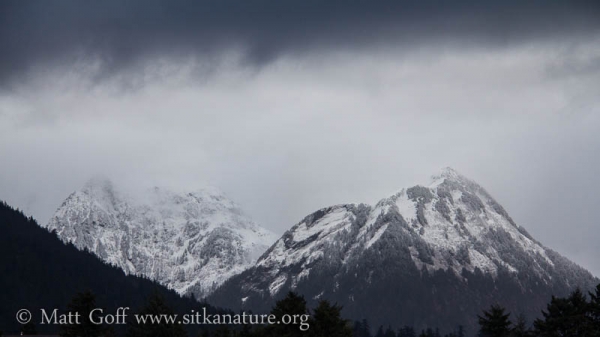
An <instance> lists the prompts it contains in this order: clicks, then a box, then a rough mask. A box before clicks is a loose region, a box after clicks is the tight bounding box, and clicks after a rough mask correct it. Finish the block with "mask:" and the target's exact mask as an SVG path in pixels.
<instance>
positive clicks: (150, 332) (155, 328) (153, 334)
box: [127, 293, 187, 337]
mask: <svg viewBox="0 0 600 337" xmlns="http://www.w3.org/2000/svg"><path fill="white" fill-rule="evenodd" d="M173 314H174V312H173V309H171V308H170V307H169V306H168V305H167V304H166V303H165V300H164V298H163V297H162V296H161V295H160V294H158V293H153V294H152V295H151V296H150V298H149V299H148V302H147V303H146V305H145V306H144V307H143V308H142V309H141V310H140V312H139V313H138V315H139V316H140V317H141V316H144V317H148V318H149V317H151V316H154V317H159V316H162V317H167V316H172V315H173ZM186 335H187V333H186V331H185V330H184V328H183V326H182V325H180V324H177V323H176V322H170V323H167V322H166V321H165V320H164V319H162V320H161V322H160V323H157V322H155V323H152V322H151V321H150V320H148V321H146V322H145V323H143V322H140V323H138V322H137V321H134V322H130V324H129V325H128V330H127V337H185V336H186Z"/></svg>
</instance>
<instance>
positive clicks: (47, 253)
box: [0, 202, 217, 335]
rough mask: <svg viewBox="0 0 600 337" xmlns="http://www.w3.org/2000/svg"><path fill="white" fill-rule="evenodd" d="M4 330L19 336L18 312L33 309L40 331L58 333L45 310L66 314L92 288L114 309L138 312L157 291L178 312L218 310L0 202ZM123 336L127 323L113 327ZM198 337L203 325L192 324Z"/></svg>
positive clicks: (0, 305)
mask: <svg viewBox="0 0 600 337" xmlns="http://www.w3.org/2000/svg"><path fill="white" fill-rule="evenodd" d="M0 233H2V235H0V289H1V291H0V331H2V332H4V333H5V334H8V335H10V334H13V333H14V334H15V335H16V334H17V332H18V331H19V329H20V327H21V326H20V324H18V323H17V321H16V319H15V314H16V313H17V311H18V310H20V309H29V310H30V311H31V313H32V317H33V322H35V323H36V325H37V331H38V332H39V333H40V334H55V333H57V332H58V331H57V330H58V328H59V326H58V325H54V324H50V325H48V324H45V325H42V324H39V322H40V320H41V316H40V315H41V314H40V309H42V308H43V309H45V310H46V311H47V312H51V311H52V310H54V309H59V312H61V313H63V312H66V307H67V304H68V303H69V302H70V301H71V299H72V298H73V296H74V295H75V294H77V293H78V292H82V291H87V290H89V291H91V292H92V293H93V294H94V295H95V296H96V303H97V305H98V308H103V309H104V310H105V313H115V310H116V308H118V307H130V308H131V310H132V311H130V313H131V314H133V313H136V312H139V309H140V308H142V307H143V306H144V305H145V304H146V302H147V301H148V299H149V298H150V297H151V295H152V294H154V293H158V294H159V295H160V296H162V297H163V298H164V299H165V301H166V303H167V304H168V305H169V306H170V307H171V308H173V309H174V310H175V312H177V313H181V314H183V313H189V312H190V310H192V309H195V310H198V309H199V308H200V307H201V306H203V307H207V311H209V312H211V313H215V312H217V311H216V310H215V309H214V308H213V307H211V306H209V305H207V304H206V303H204V304H200V303H198V302H196V301H194V300H192V299H189V298H182V297H180V296H179V295H178V294H177V293H176V292H174V291H172V290H169V289H167V288H165V287H163V286H161V285H159V284H157V283H155V282H152V281H150V280H147V279H144V278H140V277H137V276H132V275H125V274H124V273H123V271H122V270H120V269H119V268H117V267H114V266H110V265H108V264H106V263H104V262H102V261H101V260H100V259H98V258H97V257H96V256H94V255H93V254H92V253H89V252H86V251H81V250H78V249H77V248H75V247H73V245H71V244H65V243H63V242H62V241H60V240H59V239H58V238H57V237H56V235H54V234H52V233H49V232H48V231H46V230H45V229H43V228H41V227H40V226H39V225H38V224H37V223H36V222H35V220H33V219H32V218H27V217H26V216H25V215H23V213H21V212H19V211H17V210H15V209H13V208H11V207H10V206H8V205H7V204H5V203H3V202H0ZM111 326H112V327H113V328H115V330H117V332H118V333H119V332H121V333H119V335H121V334H122V332H123V331H122V330H123V329H124V326H119V325H111ZM187 328H188V329H190V330H191V331H192V332H194V334H193V335H197V330H198V328H200V327H194V326H188V327H187Z"/></svg>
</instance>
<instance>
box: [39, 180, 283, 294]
mask: <svg viewBox="0 0 600 337" xmlns="http://www.w3.org/2000/svg"><path fill="white" fill-rule="evenodd" d="M46 228H47V229H49V230H50V231H54V232H56V234H57V235H58V236H59V237H60V238H61V239H62V240H63V241H65V242H70V243H73V244H74V245H75V246H76V247H77V248H79V249H88V250H90V251H92V252H94V253H95V254H96V255H97V256H99V257H100V258H101V259H102V260H104V261H106V262H108V263H110V264H112V265H115V266H118V267H119V268H121V269H123V270H124V271H125V272H126V273H127V274H134V275H143V276H146V277H148V278H150V279H153V280H156V281H158V282H159V283H161V284H163V285H166V286H168V287H169V288H172V289H174V290H176V291H177V292H178V293H180V294H189V293H194V294H195V295H196V296H197V297H198V298H201V297H204V296H206V294H208V293H209V292H210V291H211V290H213V289H214V287H216V286H217V285H219V284H221V283H222V282H223V281H224V280H225V279H227V278H229V277H231V276H233V275H235V274H238V273H240V272H242V271H243V270H244V269H246V268H248V267H249V266H251V265H252V264H253V263H254V262H255V261H256V259H257V258H258V257H259V256H260V254H262V253H263V252H264V251H265V250H266V249H267V248H268V247H269V246H270V245H271V244H272V243H273V242H274V241H275V240H276V237H275V236H274V234H272V233H271V232H269V231H267V230H266V229H264V228H261V227H259V226H258V225H256V224H255V223H254V222H253V221H251V220H250V219H249V218H247V217H246V216H244V214H243V213H242V211H241V210H240V208H239V207H238V206H237V205H235V204H234V203H233V202H232V201H230V200H229V199H227V197H225V196H224V195H223V194H222V193H221V192H219V191H217V190H214V189H205V190H200V191H196V192H192V193H175V192H172V191H170V190H166V189H163V188H158V187H156V188H153V189H150V190H147V191H144V192H143V193H141V194H139V195H136V197H133V196H132V194H127V193H125V192H123V191H121V190H118V189H117V188H116V187H115V186H114V185H113V184H112V183H111V182H110V181H109V180H106V179H93V180H91V181H90V182H88V183H87V184H86V186H85V187H84V188H83V189H82V190H81V191H77V192H75V193H73V194H71V195H70V196H69V197H68V198H67V199H66V200H65V201H64V203H63V204H62V205H61V206H60V207H59V209H58V210H57V211H56V213H55V214H54V216H53V217H52V219H51V220H50V221H49V222H48V224H47V225H46Z"/></svg>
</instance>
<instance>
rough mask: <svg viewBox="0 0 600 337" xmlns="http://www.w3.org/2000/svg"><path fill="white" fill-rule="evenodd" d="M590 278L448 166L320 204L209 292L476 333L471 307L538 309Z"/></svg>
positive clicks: (224, 300)
mask: <svg viewBox="0 0 600 337" xmlns="http://www.w3.org/2000/svg"><path fill="white" fill-rule="evenodd" d="M597 283H598V279H595V278H594V277H593V276H592V275H591V274H590V273H589V272H587V271H586V270H584V269H583V268H581V267H579V266H577V265H576V264H574V263H573V262H571V261H569V260H567V259H566V258H564V257H562V256H561V255H559V254H558V253H556V252H555V251H553V250H551V249H548V248H546V247H544V246H543V245H542V244H540V243H539V242H537V241H536V240H535V239H533V238H532V237H531V235H529V234H528V233H527V231H525V229H524V228H522V227H520V226H518V225H517V224H516V223H515V222H514V221H513V220H512V219H511V217H510V216H509V215H508V213H507V212H506V210H505V209H504V208H503V207H502V206H501V205H500V204H499V203H498V202H496V201H495V200H494V199H493V198H492V197H491V196H490V194H489V193H487V192H486V191H485V190H484V189H483V188H482V187H481V186H479V185H478V184H477V183H475V182H473V181H471V180H469V179H467V178H465V177H464V176H462V175H460V174H459V173H457V172H456V171H454V170H452V169H450V168H447V169H444V170H443V171H442V172H441V173H440V174H438V175H436V176H435V177H433V182H432V183H431V184H430V185H429V186H414V187H411V188H407V189H403V190H401V191H400V192H398V193H397V194H394V195H392V196H391V197H388V198H384V199H382V200H381V201H379V202H378V203H377V204H376V205H374V206H370V205H365V204H345V205H336V206H331V207H327V208H323V209H320V210H318V211H316V212H315V213H313V214H310V215H308V216H307V217H306V218H304V219H303V220H302V221H300V223H298V224H296V225H295V226H293V227H292V228H291V229H290V230H288V231H287V232H286V233H285V234H284V235H283V236H282V237H281V238H280V239H279V240H278V241H277V242H276V243H275V244H274V245H273V246H271V248H269V250H268V251H267V252H265V254H264V255H262V256H261V258H260V259H259V260H258V261H257V263H256V265H255V266H254V267H253V268H251V269H248V270H246V271H244V272H243V273H241V274H239V275H237V276H235V277H233V278H232V279H230V280H228V281H227V282H225V283H224V284H223V285H222V286H221V287H220V288H219V289H217V290H216V291H215V292H213V293H212V294H211V296H210V297H209V298H208V300H209V301H210V302H211V303H214V304H217V305H223V306H227V307H230V308H233V309H253V310H255V311H265V310H266V309H267V308H268V307H269V306H270V305H271V303H272V302H273V301H274V300H275V299H278V298H281V297H282V296H283V295H284V294H285V293H286V292H288V291H289V290H294V291H297V292H299V293H301V294H303V295H305V296H306V298H307V300H309V303H310V301H312V302H315V301H317V300H319V299H328V300H330V301H333V302H337V303H339V304H341V305H343V308H344V309H343V313H344V315H345V316H346V317H349V318H352V319H356V320H359V319H362V318H367V319H368V320H369V321H370V322H371V326H379V325H384V326H387V325H388V324H390V325H392V326H393V327H394V326H395V327H400V326H402V325H404V324H408V325H412V326H414V327H415V328H418V329H421V328H425V327H440V328H442V329H445V330H447V331H449V330H452V329H454V328H455V327H456V325H457V324H463V325H465V326H467V327H468V328H470V329H471V331H473V332H474V330H475V327H476V325H477V322H476V319H477V314H480V313H481V310H482V309H484V308H485V309H487V308H488V307H489V305H491V304H494V303H500V304H502V305H504V306H505V307H507V308H508V309H509V311H511V312H513V313H514V314H519V313H523V314H525V315H526V316H527V317H529V318H530V319H533V318H534V317H536V316H538V315H539V314H540V310H541V309H542V308H543V307H544V306H545V304H546V303H547V302H548V301H549V299H550V296H551V295H552V294H554V295H557V296H562V295H566V293H567V292H569V291H570V290H572V289H574V288H575V287H581V288H582V289H590V288H592V287H593V286H595V285H596V284H597Z"/></svg>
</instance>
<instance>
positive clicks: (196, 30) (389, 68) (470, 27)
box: [0, 0, 600, 276]
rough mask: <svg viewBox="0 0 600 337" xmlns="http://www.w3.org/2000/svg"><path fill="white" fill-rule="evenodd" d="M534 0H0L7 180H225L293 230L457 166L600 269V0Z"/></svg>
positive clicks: (52, 204) (73, 183) (265, 217)
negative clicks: (335, 208)
mask: <svg viewBox="0 0 600 337" xmlns="http://www.w3.org/2000/svg"><path fill="white" fill-rule="evenodd" d="M523 3H524V2H523V1H502V2H491V1H453V2H447V1H419V2H416V1H415V2H413V1H404V2H402V1H381V2H375V1H316V0H303V1H287V0H283V1H277V2H275V1H272V2H269V1H245V0H244V1H242V0H240V1H233V0H231V1H230V0H224V1H209V0H205V1H196V2H187V1H186V2H183V1H169V2H166V1H126V2H124V1H103V2H99V3H96V4H93V5H92V4H91V3H89V2H85V3H84V2H81V1H75V0H73V1H53V2H50V1H41V0H40V1H2V2H0V50H1V52H0V199H3V200H6V201H8V202H9V203H10V204H12V205H15V206H18V207H20V208H22V209H25V210H26V211H27V212H28V213H29V214H31V215H33V216H34V217H35V218H36V219H38V220H39V221H41V222H46V221H47V220H48V219H49V217H50V216H51V215H52V213H53V212H54V210H55V209H56V208H57V207H58V206H59V205H60V203H61V202H62V201H63V200H64V198H66V197H67V196H68V194H69V193H71V192H72V191H74V190H76V189H79V188H80V187H81V186H82V185H83V184H84V183H85V181H86V180H87V179H89V178H90V177H92V176H94V175H97V174H101V175H105V176H109V177H111V178H112V179H113V180H114V181H115V182H117V183H119V184H130V185H143V186H153V185H161V186H172V187H178V188H185V189H189V190H193V189H196V188H200V187H202V186H206V185H212V186H217V187H219V188H220V189H222V190H223V191H225V193H227V194H228V195H229V196H230V197H231V198H232V199H233V200H235V201H236V202H238V203H239V204H240V205H241V206H242V207H243V208H244V209H245V211H246V212H247V213H248V214H249V215H250V216H251V217H253V218H254V219H255V220H256V221H257V222H259V223H261V224H262V225H264V226H265V227H267V228H269V229H272V230H274V231H275V232H277V233H280V234H281V233H283V232H284V231H285V230H286V229H288V228H289V227H291V226H292V225H293V224H295V223H297V222H298V221H299V220H300V219H301V218H303V217H304V216H305V215H307V214H309V213H311V212H313V211H315V210H316V209H319V208H321V207H325V206H328V205H332V204H339V203H346V202H366V203H375V202H376V201H378V200H379V199H381V198H383V197H386V196H388V195H390V194H392V193H394V192H396V191H398V190H399V189H401V188H403V187H410V186H412V185H415V184H427V183H428V182H429V177H430V176H431V175H432V174H434V173H436V172H437V171H438V170H439V169H440V168H442V167H444V166H451V167H454V168H455V169H457V170H458V171H459V172H461V173H463V174H464V175H466V176H468V177H470V178H472V179H474V180H475V181H477V182H479V183H480V184H481V185H482V186H484V187H485V188H486V189H487V190H488V191H489V192H490V193H491V194H492V195H493V196H494V197H496V199H498V201H499V202H500V203H501V204H502V205H504V207H505V208H506V209H507V210H508V212H509V213H510V214H511V216H512V217H513V218H514V219H515V220H516V222H517V223H518V224H520V225H522V226H524V227H525V228H526V229H528V230H529V231H530V233H532V235H533V236H534V237H535V238H537V239H538V240H540V241H541V242H542V243H543V244H545V245H546V246H548V247H550V248H553V249H555V250H557V251H558V252H560V253H562V254H564V255H566V256H567V257H569V258H571V259H572V260H574V261H576V262H577V263H579V264H581V265H583V266H584V267H586V268H588V269H589V270H590V271H592V272H593V273H594V274H595V275H597V276H599V275H600V259H598V258H597V257H598V256H600V244H598V243H599V242H600V224H599V222H598V216H599V214H598V213H599V211H598V209H599V207H598V205H599V204H600V194H599V193H598V191H600V178H599V177H598V173H599V172H600V156H598V155H597V154H598V153H600V135H599V131H600V4H599V3H598V2H597V1H589V2H586V1H569V2H567V1H564V2H562V1H553V2H546V1H528V2H526V3H527V4H525V5H524V4H523ZM84 5H85V6H84Z"/></svg>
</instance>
